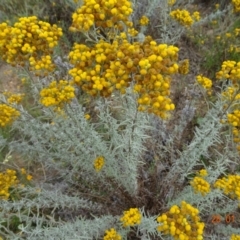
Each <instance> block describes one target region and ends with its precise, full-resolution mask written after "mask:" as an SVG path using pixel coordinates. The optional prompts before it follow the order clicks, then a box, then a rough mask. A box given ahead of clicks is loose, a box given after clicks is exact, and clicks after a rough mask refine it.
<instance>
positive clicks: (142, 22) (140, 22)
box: [139, 16, 149, 26]
mask: <svg viewBox="0 0 240 240" xmlns="http://www.w3.org/2000/svg"><path fill="white" fill-rule="evenodd" d="M148 23H149V19H148V17H146V16H142V17H141V18H140V20H139V24H140V25H142V26H146V25H148Z"/></svg>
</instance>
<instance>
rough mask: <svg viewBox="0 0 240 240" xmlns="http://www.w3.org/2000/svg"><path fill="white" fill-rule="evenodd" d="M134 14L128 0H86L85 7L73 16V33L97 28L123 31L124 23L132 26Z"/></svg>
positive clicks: (71, 28)
mask: <svg viewBox="0 0 240 240" xmlns="http://www.w3.org/2000/svg"><path fill="white" fill-rule="evenodd" d="M132 12H133V10H132V4H131V1H128V0H105V1H102V0H84V3H83V5H82V6H81V7H80V8H78V9H77V10H76V12H74V13H73V15H72V20H73V22H72V26H71V27H70V30H71V31H88V30H89V29H90V28H91V27H92V26H93V25H94V24H95V26H96V27H102V28H111V27H114V28H117V29H120V30H121V29H123V23H124V24H126V25H127V26H129V27H130V26H132V23H131V22H130V21H128V18H129V16H130V15H131V13H132Z"/></svg>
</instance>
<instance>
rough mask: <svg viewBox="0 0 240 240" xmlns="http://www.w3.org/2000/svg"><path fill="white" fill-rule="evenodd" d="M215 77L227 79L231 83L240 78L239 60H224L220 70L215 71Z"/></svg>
mask: <svg viewBox="0 0 240 240" xmlns="http://www.w3.org/2000/svg"><path fill="white" fill-rule="evenodd" d="M216 78H217V79H229V80H231V81H232V82H233V83H236V82H237V81H239V80H240V62H235V61H230V60H227V61H224V62H223V63H222V66H221V70H220V71H219V72H217V73H216Z"/></svg>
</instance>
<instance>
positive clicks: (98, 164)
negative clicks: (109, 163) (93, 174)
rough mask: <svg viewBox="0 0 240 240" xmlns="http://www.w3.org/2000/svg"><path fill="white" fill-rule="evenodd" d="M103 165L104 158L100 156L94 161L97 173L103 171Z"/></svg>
mask: <svg viewBox="0 0 240 240" xmlns="http://www.w3.org/2000/svg"><path fill="white" fill-rule="evenodd" d="M103 165H104V157H102V156H100V157H97V158H96V159H95V160H94V168H95V170H96V171H97V172H99V171H100V170H101V169H102V167H103Z"/></svg>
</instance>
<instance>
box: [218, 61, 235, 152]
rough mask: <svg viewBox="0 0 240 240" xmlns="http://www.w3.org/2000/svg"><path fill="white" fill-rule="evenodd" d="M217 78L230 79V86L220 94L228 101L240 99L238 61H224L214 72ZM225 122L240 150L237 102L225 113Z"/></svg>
mask: <svg viewBox="0 0 240 240" xmlns="http://www.w3.org/2000/svg"><path fill="white" fill-rule="evenodd" d="M216 78H217V79H227V80H230V81H231V83H232V86H230V87H228V88H227V89H226V90H225V91H224V92H223V93H222V95H223V96H224V97H225V98H226V100H229V101H237V100H239V99H240V93H239V80H240V62H235V61H230V60H228V61H224V62H223V64H222V66H221V70H220V71H219V72H217V73H216ZM227 122H228V124H229V125H230V126H232V133H233V137H234V138H233V140H234V142H235V143H237V146H236V147H237V150H238V151H240V144H239V143H240V129H239V126H240V109H239V104H234V109H232V112H231V113H229V114H227Z"/></svg>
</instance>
